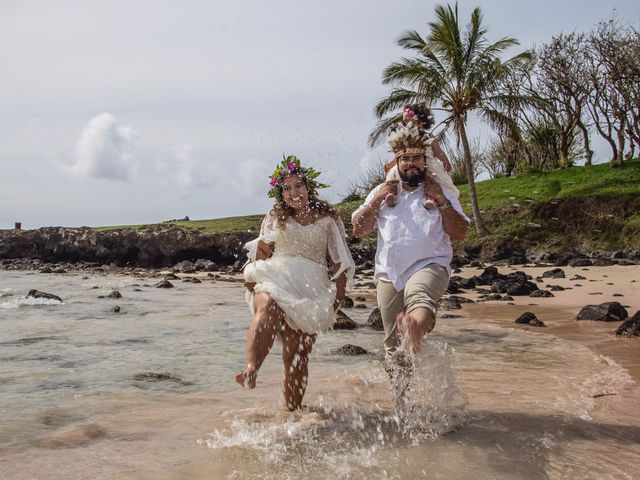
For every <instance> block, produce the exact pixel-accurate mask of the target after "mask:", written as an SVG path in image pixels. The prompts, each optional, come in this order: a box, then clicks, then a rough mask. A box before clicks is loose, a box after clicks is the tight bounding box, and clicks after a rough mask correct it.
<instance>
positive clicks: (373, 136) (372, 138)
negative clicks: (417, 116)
mask: <svg viewBox="0 0 640 480" xmlns="http://www.w3.org/2000/svg"><path fill="white" fill-rule="evenodd" d="M400 120H402V112H400V113H397V114H395V115H391V116H390V117H387V118H383V119H382V120H380V121H379V122H378V123H377V124H376V127H375V128H374V129H373V131H372V132H371V133H370V134H369V139H368V141H367V143H368V144H369V146H370V147H371V148H373V147H375V146H377V145H379V144H380V143H381V141H382V139H383V138H384V136H385V134H386V133H387V132H388V131H389V129H390V128H391V127H392V126H393V125H395V124H396V123H398V122H399V121H400Z"/></svg>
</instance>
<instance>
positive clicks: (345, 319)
mask: <svg viewBox="0 0 640 480" xmlns="http://www.w3.org/2000/svg"><path fill="white" fill-rule="evenodd" d="M359 326H360V325H358V324H357V323H356V322H354V321H353V320H351V318H349V315H347V314H346V313H344V312H343V311H342V310H338V311H337V312H336V321H335V323H334V324H333V329H334V330H353V329H356V328H358V327H359Z"/></svg>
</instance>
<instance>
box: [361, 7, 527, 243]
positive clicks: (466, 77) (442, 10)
mask: <svg viewBox="0 0 640 480" xmlns="http://www.w3.org/2000/svg"><path fill="white" fill-rule="evenodd" d="M435 15H436V20H435V21H434V22H430V23H429V24H428V26H429V29H430V32H429V34H428V36H427V37H424V38H423V37H422V36H421V35H420V34H419V33H418V32H416V31H407V32H405V33H403V34H402V35H401V36H400V38H399V39H398V41H397V42H398V45H399V46H400V47H402V48H404V49H406V50H410V51H412V52H413V53H414V55H415V56H413V57H412V58H402V59H401V60H400V61H398V62H394V63H392V64H391V65H389V66H388V67H387V68H386V69H385V70H384V72H383V76H382V82H383V84H385V85H391V86H393V87H394V88H393V89H392V90H391V93H390V94H389V95H388V96H387V97H385V98H383V99H382V100H380V102H378V104H377V105H376V107H375V112H376V115H377V116H378V117H379V118H381V120H380V122H379V123H378V125H377V126H376V129H375V130H374V131H373V132H372V133H371V135H370V137H369V141H370V144H372V145H373V144H375V143H376V141H377V140H378V138H380V136H381V135H382V134H383V133H385V132H386V131H387V130H388V129H389V127H390V126H391V125H393V123H395V122H396V121H398V120H399V119H400V117H401V113H397V112H396V111H397V110H398V109H402V107H403V106H404V105H406V104H410V103H419V102H425V103H427V104H428V105H429V106H430V107H431V108H432V109H433V110H435V111H442V112H444V113H445V115H446V118H445V119H444V120H443V121H442V125H444V129H445V130H449V129H452V130H453V132H454V134H455V136H456V139H457V140H458V141H459V142H460V143H461V144H462V149H463V152H464V164H465V171H466V174H467V179H468V184H469V195H470V197H471V208H472V211H473V218H474V221H475V225H476V231H477V232H478V235H480V236H483V235H486V234H488V233H489V232H488V230H487V228H486V226H485V223H484V220H483V218H482V215H481V213H480V208H479V206H478V197H477V194H476V188H475V181H474V176H475V173H474V171H473V162H472V158H471V148H470V146H469V140H468V137H467V129H466V128H467V127H466V126H467V118H468V115H469V113H470V112H474V111H475V112H476V113H478V114H479V115H480V116H481V117H482V118H483V119H484V120H486V121H488V122H489V123H490V124H492V125H494V126H496V127H497V128H499V129H502V130H505V129H511V130H513V129H517V125H516V124H515V122H514V121H513V120H512V119H511V118H510V117H509V116H508V115H507V114H505V113H504V112H505V110H506V107H507V106H508V105H509V106H513V105H514V103H517V102H519V101H523V102H526V101H527V99H526V98H524V97H522V98H519V97H517V96H516V97H514V96H513V95H505V94H501V93H499V92H498V93H497V92H496V89H495V85H496V82H497V81H498V80H499V79H500V78H501V77H502V76H503V75H505V74H506V73H508V72H509V70H510V69H511V68H514V67H516V66H518V65H522V64H524V63H528V62H529V61H530V60H531V58H532V54H531V52H529V51H526V52H522V53H520V54H518V55H516V56H514V57H512V58H510V59H508V60H506V61H501V60H500V55H501V54H502V52H503V51H504V50H505V49H507V48H510V47H512V46H515V45H518V44H519V42H518V41H517V40H516V39H514V38H510V37H505V38H501V39H500V40H498V41H497V42H495V43H489V42H488V41H487V37H486V34H487V29H486V27H484V26H483V25H482V13H481V12H480V9H479V8H475V9H474V10H473V12H472V13H471V23H470V25H469V27H468V28H467V30H466V31H465V32H461V30H460V19H459V16H458V4H457V3H456V4H455V7H453V8H452V7H451V6H450V5H446V6H444V5H437V6H436V8H435ZM393 112H396V113H393ZM387 115H389V116H387ZM385 116H386V117H385Z"/></svg>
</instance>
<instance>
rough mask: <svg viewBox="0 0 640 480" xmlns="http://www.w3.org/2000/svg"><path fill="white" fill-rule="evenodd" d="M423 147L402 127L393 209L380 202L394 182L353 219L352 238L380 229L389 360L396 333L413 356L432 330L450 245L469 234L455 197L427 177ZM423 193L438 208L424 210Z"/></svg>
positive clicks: (397, 136)
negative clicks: (398, 186)
mask: <svg viewBox="0 0 640 480" xmlns="http://www.w3.org/2000/svg"><path fill="white" fill-rule="evenodd" d="M423 142H424V137H423V135H422V134H418V135H416V130H415V129H409V128H407V127H406V126H405V125H402V124H401V125H400V126H399V127H397V128H396V130H395V132H394V142H393V143H391V142H390V147H391V150H392V151H393V153H394V155H395V159H396V160H397V164H398V172H399V174H400V178H401V185H402V188H401V189H399V195H398V196H397V200H396V204H395V206H394V207H390V206H388V205H386V204H385V203H384V199H385V197H386V196H387V195H389V194H394V193H396V192H397V190H398V189H397V183H398V181H386V182H384V183H382V184H380V185H378V186H377V187H376V188H374V189H373V190H372V191H371V192H370V193H369V195H368V196H367V198H366V200H365V202H364V204H363V205H362V206H361V207H360V208H358V209H357V210H356V211H355V212H353V215H352V223H353V233H354V235H355V236H356V237H364V236H366V235H368V234H369V233H371V232H372V231H373V229H374V228H377V229H378V243H377V250H376V269H375V280H376V290H377V297H378V306H379V307H380V313H381V314H382V323H383V325H384V332H385V338H384V347H385V351H386V353H387V356H389V355H392V354H393V353H394V352H395V351H396V350H398V347H399V346H400V339H399V336H398V329H400V333H401V334H403V335H404V334H405V333H406V334H407V337H408V339H409V341H410V344H409V345H407V346H406V347H405V348H412V349H413V350H414V351H416V352H417V351H418V350H419V349H420V345H421V341H422V338H423V337H424V335H425V334H426V333H428V332H430V331H431V330H432V329H433V327H434V325H435V315H436V310H437V304H438V301H439V300H440V297H442V295H443V294H444V293H445V291H446V290H447V286H448V284H449V276H450V274H451V266H450V263H451V259H452V257H453V249H452V247H451V240H462V239H463V238H464V236H465V234H466V232H467V229H468V228H469V219H468V218H467V216H466V215H465V214H464V213H463V212H462V207H461V206H460V202H459V201H458V199H457V198H456V196H455V195H454V194H453V192H451V191H449V190H447V189H446V188H445V189H443V188H442V187H441V186H440V185H438V183H436V182H435V181H434V180H433V179H432V178H431V176H430V175H428V173H427V171H426V157H425V155H426V148H425V145H424V143H423ZM425 174H427V175H426V176H425ZM425 190H426V192H427V193H428V194H430V195H431V197H432V198H433V199H434V200H435V202H436V205H437V208H433V209H429V210H428V209H425V207H424V195H425Z"/></svg>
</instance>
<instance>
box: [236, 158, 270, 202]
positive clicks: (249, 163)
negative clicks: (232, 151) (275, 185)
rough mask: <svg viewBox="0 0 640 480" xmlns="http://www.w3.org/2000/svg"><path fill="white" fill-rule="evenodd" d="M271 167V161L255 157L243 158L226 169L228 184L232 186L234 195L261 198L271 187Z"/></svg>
mask: <svg viewBox="0 0 640 480" xmlns="http://www.w3.org/2000/svg"><path fill="white" fill-rule="evenodd" d="M273 167H274V165H273V161H270V162H267V161H265V160H259V159H255V158H250V159H247V160H243V161H242V162H240V163H239V164H237V165H236V166H235V167H234V168H233V169H232V170H227V174H226V176H227V178H228V185H230V186H231V187H232V188H233V194H234V195H238V196H241V197H243V198H248V197H256V198H262V196H264V195H266V192H267V191H268V190H269V189H270V188H271V187H270V186H269V175H270V174H271V173H272V172H273Z"/></svg>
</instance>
